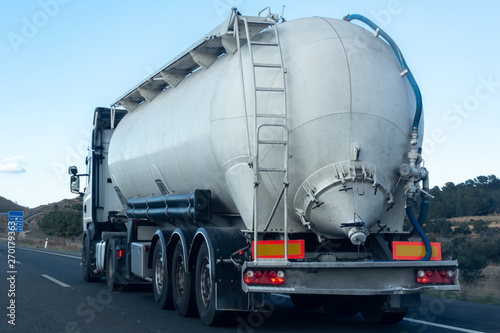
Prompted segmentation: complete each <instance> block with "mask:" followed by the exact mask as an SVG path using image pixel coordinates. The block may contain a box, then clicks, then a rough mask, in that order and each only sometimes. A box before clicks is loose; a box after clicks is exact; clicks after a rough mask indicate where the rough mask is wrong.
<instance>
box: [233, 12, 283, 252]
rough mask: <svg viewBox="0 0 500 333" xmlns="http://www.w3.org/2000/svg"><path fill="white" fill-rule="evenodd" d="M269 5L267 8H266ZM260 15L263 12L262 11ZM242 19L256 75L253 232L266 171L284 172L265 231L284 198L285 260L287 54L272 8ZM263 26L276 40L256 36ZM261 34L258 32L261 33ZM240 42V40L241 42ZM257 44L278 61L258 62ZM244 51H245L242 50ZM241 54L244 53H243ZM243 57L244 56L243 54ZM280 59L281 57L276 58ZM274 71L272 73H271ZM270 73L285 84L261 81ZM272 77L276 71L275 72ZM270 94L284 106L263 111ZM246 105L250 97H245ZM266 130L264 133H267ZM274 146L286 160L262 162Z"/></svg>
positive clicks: (254, 77) (256, 228) (255, 229)
mask: <svg viewBox="0 0 500 333" xmlns="http://www.w3.org/2000/svg"><path fill="white" fill-rule="evenodd" d="M266 9H267V8H266ZM259 15H260V13H259ZM239 20H241V21H242V22H243V26H244V30H245V34H246V40H247V45H248V51H249V57H250V61H251V65H252V75H253V92H254V96H253V99H254V154H253V156H254V157H253V159H251V162H250V164H251V166H252V167H253V170H254V198H253V200H254V207H253V208H254V214H253V215H254V217H253V232H254V237H253V238H254V241H255V242H257V240H258V221H257V217H258V213H259V205H258V200H259V184H260V181H261V179H262V174H264V173H282V174H283V186H282V188H281V191H280V193H279V195H278V197H277V199H276V202H275V204H274V206H273V208H272V210H271V212H270V215H269V217H268V220H267V222H266V225H265V226H264V228H263V229H262V230H261V231H266V230H267V228H268V227H269V225H270V223H271V221H272V219H273V217H274V215H275V213H276V210H277V208H278V206H279V204H280V202H281V201H282V200H283V208H284V212H283V213H284V214H283V218H284V221H283V222H284V226H283V229H284V239H285V242H284V243H285V258H284V260H285V261H286V262H288V217H287V215H288V214H287V211H288V207H287V203H288V184H289V180H288V158H289V130H288V124H287V119H288V117H287V102H286V101H287V96H286V79H285V74H286V69H285V67H284V64H283V55H282V52H281V45H280V39H279V33H278V27H277V25H278V23H277V20H276V17H275V16H273V15H272V14H271V13H270V12H269V15H268V16H267V17H260V16H259V17H245V16H241V17H239ZM259 26H260V27H261V28H262V29H261V30H263V29H265V28H269V29H273V31H274V39H273V40H272V41H267V42H260V41H255V40H252V34H251V33H250V31H251V29H252V27H253V28H255V27H257V28H258V27H259ZM257 35H258V34H257ZM238 44H239V43H238ZM254 48H266V51H267V52H269V53H267V52H266V54H271V52H274V58H275V62H274V63H267V62H256V60H255V54H254ZM240 54H241V53H240ZM240 57H241V55H240ZM240 59H241V58H240ZM276 60H277V61H276ZM269 71H271V73H269ZM266 72H268V73H267V74H272V73H273V72H274V73H276V74H277V75H276V76H274V77H279V76H281V80H280V81H281V82H282V86H281V87H272V82H268V83H266V82H261V80H259V76H264V77H265V76H266ZM271 77H272V75H271ZM269 94H272V95H274V96H273V97H275V98H276V99H280V104H281V106H280V107H279V108H278V109H277V110H276V112H273V113H260V112H259V111H260V110H259V109H260V108H259V101H260V99H262V98H264V97H267V96H269ZM245 108H246V99H245ZM270 131H272V134H273V136H274V135H276V134H275V133H276V132H278V133H280V134H279V135H278V137H279V139H265V138H264V137H265V136H266V135H265V133H266V132H268V133H269V132H270ZM263 133H264V135H263ZM270 145H271V146H273V147H272V148H271V149H278V148H277V146H281V149H282V150H283V160H282V163H280V165H261V161H260V155H261V150H262V149H263V148H264V147H269V146H270ZM257 259H258V255H257V246H254V261H258V260H257Z"/></svg>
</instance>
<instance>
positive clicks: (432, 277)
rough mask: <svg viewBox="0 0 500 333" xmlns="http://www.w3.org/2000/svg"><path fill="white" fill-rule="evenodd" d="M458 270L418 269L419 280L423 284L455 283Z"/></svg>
mask: <svg viewBox="0 0 500 333" xmlns="http://www.w3.org/2000/svg"><path fill="white" fill-rule="evenodd" d="M455 277H456V272H455V271H453V270H437V269H434V270H423V269H421V270H418V271H417V282H418V283H421V284H455Z"/></svg>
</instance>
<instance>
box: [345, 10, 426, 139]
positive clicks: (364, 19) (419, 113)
mask: <svg viewBox="0 0 500 333" xmlns="http://www.w3.org/2000/svg"><path fill="white" fill-rule="evenodd" d="M344 20H345V21H347V22H350V21H352V20H359V21H361V22H363V23H365V24H366V25H368V26H369V27H370V28H372V29H373V30H375V32H376V34H377V35H379V36H381V37H382V38H383V39H384V40H385V41H386V42H387V43H388V44H389V45H390V46H391V48H392V50H393V51H394V53H395V54H396V56H397V58H398V60H399V63H400V64H401V67H402V68H403V72H402V75H403V74H406V76H407V77H408V81H410V84H411V86H412V88H413V91H414V93H415V98H416V104H417V106H416V111H415V117H414V118H413V130H414V131H418V126H419V124H420V117H421V116H422V94H421V92H420V88H419V87H418V84H417V81H415V77H414V76H413V74H412V72H411V71H410V68H409V67H408V65H407V64H406V61H405V58H404V57H403V54H402V53H401V50H400V49H399V47H398V45H397V44H396V42H394V40H393V39H392V38H391V37H390V36H389V35H388V34H387V33H386V32H385V31H384V30H382V29H380V27H379V26H378V25H376V24H375V23H374V22H373V21H372V20H370V19H369V18H367V17H365V16H363V15H359V14H350V15H346V16H345V17H344Z"/></svg>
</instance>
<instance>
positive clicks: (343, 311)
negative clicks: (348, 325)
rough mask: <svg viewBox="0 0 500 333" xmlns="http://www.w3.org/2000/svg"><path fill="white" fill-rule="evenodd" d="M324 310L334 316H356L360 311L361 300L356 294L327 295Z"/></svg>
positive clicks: (324, 299)
mask: <svg viewBox="0 0 500 333" xmlns="http://www.w3.org/2000/svg"><path fill="white" fill-rule="evenodd" d="M323 310H325V312H326V313H327V314H328V315H329V316H331V317H334V318H336V317H349V316H354V315H355V314H357V313H358V312H359V300H358V298H356V296H346V295H326V296H324V298H323Z"/></svg>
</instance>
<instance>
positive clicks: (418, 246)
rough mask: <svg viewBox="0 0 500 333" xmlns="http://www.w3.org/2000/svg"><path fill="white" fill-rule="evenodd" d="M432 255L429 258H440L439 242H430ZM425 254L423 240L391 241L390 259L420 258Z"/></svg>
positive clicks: (438, 259) (437, 259)
mask: <svg viewBox="0 0 500 333" xmlns="http://www.w3.org/2000/svg"><path fill="white" fill-rule="evenodd" d="M431 247H432V256H431V259H430V260H436V261H440V260H441V243H431ZM424 256H425V245H424V243H423V242H392V259H394V260H420V259H422V258H423V257H424Z"/></svg>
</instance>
